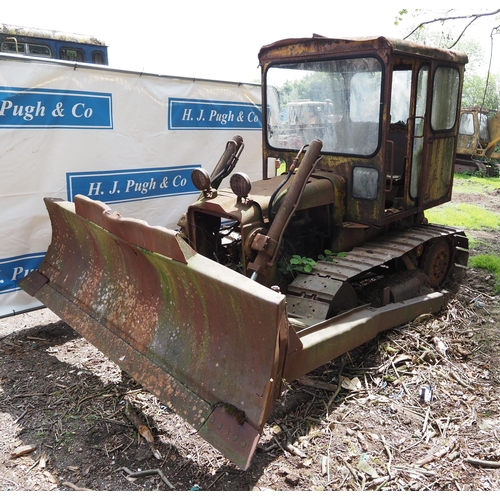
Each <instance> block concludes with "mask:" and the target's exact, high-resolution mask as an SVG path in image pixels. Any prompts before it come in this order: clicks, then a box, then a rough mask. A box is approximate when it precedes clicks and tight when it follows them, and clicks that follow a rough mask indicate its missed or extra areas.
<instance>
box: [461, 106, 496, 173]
mask: <svg viewBox="0 0 500 500" xmlns="http://www.w3.org/2000/svg"><path fill="white" fill-rule="evenodd" d="M499 142H500V112H499V111H497V112H494V111H490V110H488V109H481V108H477V107H475V108H465V109H462V111H461V114H460V128H459V129H458V145H457V159H456V165H455V171H456V172H459V173H462V172H467V171H469V172H479V173H481V174H482V175H485V176H495V177H497V176H498V173H499V172H498V163H497V160H498V159H500V152H497V151H496V147H497V144H498V143H499ZM492 159H493V160H494V161H491V160H492Z"/></svg>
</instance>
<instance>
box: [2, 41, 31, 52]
mask: <svg viewBox="0 0 500 500" xmlns="http://www.w3.org/2000/svg"><path fill="white" fill-rule="evenodd" d="M25 50H26V49H25V47H24V43H16V42H14V41H13V42H10V41H9V42H2V46H1V47H0V51H2V52H13V53H14V54H24V52H25Z"/></svg>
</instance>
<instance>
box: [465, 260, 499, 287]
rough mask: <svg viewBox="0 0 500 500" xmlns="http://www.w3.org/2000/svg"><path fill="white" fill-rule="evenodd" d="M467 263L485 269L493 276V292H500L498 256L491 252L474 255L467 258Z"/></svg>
mask: <svg viewBox="0 0 500 500" xmlns="http://www.w3.org/2000/svg"><path fill="white" fill-rule="evenodd" d="M469 265H470V266H471V267H475V268H478V269H485V270H486V271H489V272H490V273H491V274H493V276H495V280H496V284H495V287H494V288H493V291H494V292H495V293H500V257H497V256H496V255H491V254H483V255H476V256H474V257H471V258H470V259H469Z"/></svg>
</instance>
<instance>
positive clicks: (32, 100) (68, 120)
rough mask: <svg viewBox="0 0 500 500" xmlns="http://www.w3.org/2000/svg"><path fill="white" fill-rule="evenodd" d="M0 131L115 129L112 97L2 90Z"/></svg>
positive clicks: (40, 90) (99, 94)
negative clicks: (24, 129) (22, 129)
mask: <svg viewBox="0 0 500 500" xmlns="http://www.w3.org/2000/svg"><path fill="white" fill-rule="evenodd" d="M0 128H92V129H112V128H113V110H112V95H111V94H107V93H101V92H79V91H74V90H51V89H26V88H11V87H0Z"/></svg>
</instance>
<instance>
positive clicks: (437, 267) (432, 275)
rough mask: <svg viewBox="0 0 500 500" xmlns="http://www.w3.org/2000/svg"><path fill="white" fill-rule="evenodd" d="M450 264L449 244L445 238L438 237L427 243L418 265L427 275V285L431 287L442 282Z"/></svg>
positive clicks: (446, 275)
mask: <svg viewBox="0 0 500 500" xmlns="http://www.w3.org/2000/svg"><path fill="white" fill-rule="evenodd" d="M451 264H452V254H451V246H450V242H449V241H448V240H447V239H445V238H438V239H435V240H433V241H431V242H429V243H428V244H427V246H426V248H425V249H424V253H423V255H422V260H421V263H420V267H421V269H422V270H423V271H424V273H425V274H426V275H427V276H428V277H429V285H430V286H431V287H432V288H436V287H438V286H440V285H442V284H443V283H444V281H445V279H446V278H447V277H448V274H449V272H450V269H451Z"/></svg>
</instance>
